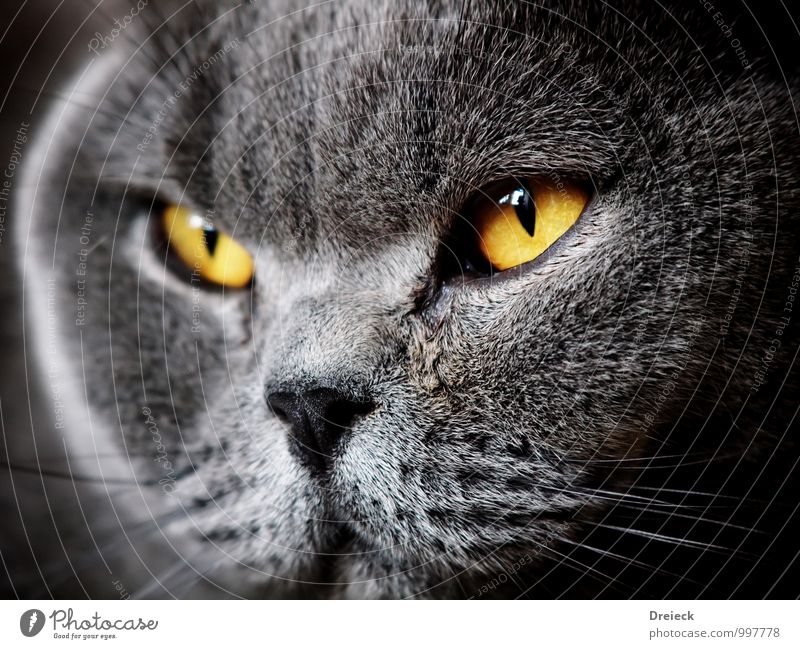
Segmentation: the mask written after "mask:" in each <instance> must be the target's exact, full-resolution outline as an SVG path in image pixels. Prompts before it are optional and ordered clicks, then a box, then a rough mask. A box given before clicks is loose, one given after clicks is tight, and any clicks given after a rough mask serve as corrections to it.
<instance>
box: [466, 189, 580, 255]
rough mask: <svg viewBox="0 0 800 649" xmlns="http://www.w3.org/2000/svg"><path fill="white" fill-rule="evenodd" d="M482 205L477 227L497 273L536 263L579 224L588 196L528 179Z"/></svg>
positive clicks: (483, 251)
mask: <svg viewBox="0 0 800 649" xmlns="http://www.w3.org/2000/svg"><path fill="white" fill-rule="evenodd" d="M492 193H494V194H495V195H494V196H493V195H492V194H491V193H490V194H489V196H488V197H486V198H484V199H482V200H481V201H479V202H478V203H477V204H476V206H475V209H474V212H473V214H474V217H473V221H472V223H473V225H474V227H475V230H476V232H477V237H478V247H479V249H480V251H481V254H482V255H483V257H484V258H485V259H486V261H488V262H489V263H490V264H491V265H492V266H493V267H494V268H495V269H497V270H506V269H508V268H514V267H515V266H519V265H520V264H524V263H525V262H528V261H532V260H533V259H536V257H538V256H539V255H541V254H542V253H543V252H544V251H545V250H547V249H548V248H549V247H550V246H552V245H553V244H554V243H555V242H556V241H557V240H558V239H559V238H561V236H562V235H563V234H564V233H565V232H566V231H567V230H569V229H570V227H571V226H572V225H573V224H574V223H575V221H577V220H578V217H580V215H581V213H582V212H583V208H584V207H586V203H587V202H588V200H589V194H588V193H587V192H586V191H585V190H584V189H583V188H582V187H580V186H579V185H577V184H575V183H568V182H561V181H559V182H558V183H555V182H552V181H550V180H549V179H529V180H526V181H523V182H518V183H515V184H514V185H508V184H506V185H504V186H502V188H501V189H500V190H499V191H496V192H492Z"/></svg>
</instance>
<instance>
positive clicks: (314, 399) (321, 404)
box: [266, 388, 374, 471]
mask: <svg viewBox="0 0 800 649" xmlns="http://www.w3.org/2000/svg"><path fill="white" fill-rule="evenodd" d="M266 397H267V403H269V405H270V407H271V408H272V411H273V412H274V413H275V415H276V416H277V417H279V418H280V419H281V420H283V421H284V423H286V424H287V425H288V426H289V428H290V429H291V434H292V435H291V440H290V441H291V444H290V448H291V449H292V452H293V453H294V454H295V455H296V456H297V458H298V459H299V460H300V461H301V462H303V463H304V464H306V465H307V466H309V467H311V468H314V469H318V470H322V471H324V470H326V469H327V468H329V467H330V465H331V462H332V461H333V459H334V456H335V454H336V452H337V450H338V449H339V447H340V446H341V444H342V443H343V441H344V438H345V436H346V433H347V432H348V431H349V430H350V428H351V427H352V425H353V422H354V421H355V420H356V419H357V418H358V417H359V416H361V415H365V414H367V413H368V412H369V411H370V410H372V409H373V407H374V405H373V404H372V402H370V401H360V400H356V399H354V398H352V397H351V396H350V395H348V394H346V393H344V392H341V391H339V390H335V389H332V388H313V389H310V390H304V391H301V392H293V391H290V390H289V391H278V392H270V393H268V394H267V395H266Z"/></svg>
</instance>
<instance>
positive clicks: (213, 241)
mask: <svg viewBox="0 0 800 649" xmlns="http://www.w3.org/2000/svg"><path fill="white" fill-rule="evenodd" d="M218 238H219V233H218V232H217V231H216V230H215V229H214V228H211V227H204V228H203V241H204V242H205V244H206V249H207V250H208V254H209V256H211V257H213V256H214V251H215V250H216V249H217V239H218Z"/></svg>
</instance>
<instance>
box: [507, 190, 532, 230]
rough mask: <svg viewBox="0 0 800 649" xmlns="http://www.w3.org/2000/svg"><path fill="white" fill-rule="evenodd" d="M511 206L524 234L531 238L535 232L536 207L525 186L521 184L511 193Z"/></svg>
mask: <svg viewBox="0 0 800 649" xmlns="http://www.w3.org/2000/svg"><path fill="white" fill-rule="evenodd" d="M510 202H511V204H512V205H513V206H514V210H515V211H516V213H517V218H518V219H519V222H520V223H522V227H523V228H525V232H527V233H528V234H529V235H531V236H533V234H534V232H535V231H536V205H535V204H534V202H533V197H532V196H531V193H530V191H529V190H528V187H527V185H525V184H521V185H520V186H519V187H518V188H517V189H515V190H514V191H513V192H512V193H511V201H510Z"/></svg>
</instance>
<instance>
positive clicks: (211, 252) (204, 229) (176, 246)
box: [161, 205, 253, 288]
mask: <svg viewBox="0 0 800 649" xmlns="http://www.w3.org/2000/svg"><path fill="white" fill-rule="evenodd" d="M161 223H162V227H163V228H164V235H165V236H166V238H167V240H168V241H169V245H170V246H171V248H172V250H173V251H175V253H176V254H177V255H178V257H179V258H180V260H181V261H182V262H183V263H184V264H186V266H187V267H188V268H189V270H191V271H192V274H197V275H199V276H200V277H202V278H203V279H205V280H206V281H208V282H212V283H214V284H219V285H220V286H227V287H230V288H242V287H244V286H247V285H248V284H249V283H250V280H251V279H252V278H253V258H252V257H251V256H250V253H249V252H247V250H245V249H244V247H242V245H241V244H239V243H237V242H236V241H234V240H233V239H231V238H230V237H229V236H228V235H227V234H224V233H222V232H220V231H219V230H217V229H215V228H214V227H213V226H211V225H210V224H209V223H208V222H207V221H206V220H205V219H204V218H203V217H202V216H200V215H198V214H195V213H193V212H191V211H190V210H188V209H186V208H185V207H180V206H179V205H171V206H169V207H167V208H166V209H165V210H164V215H163V217H162V221H161Z"/></svg>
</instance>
